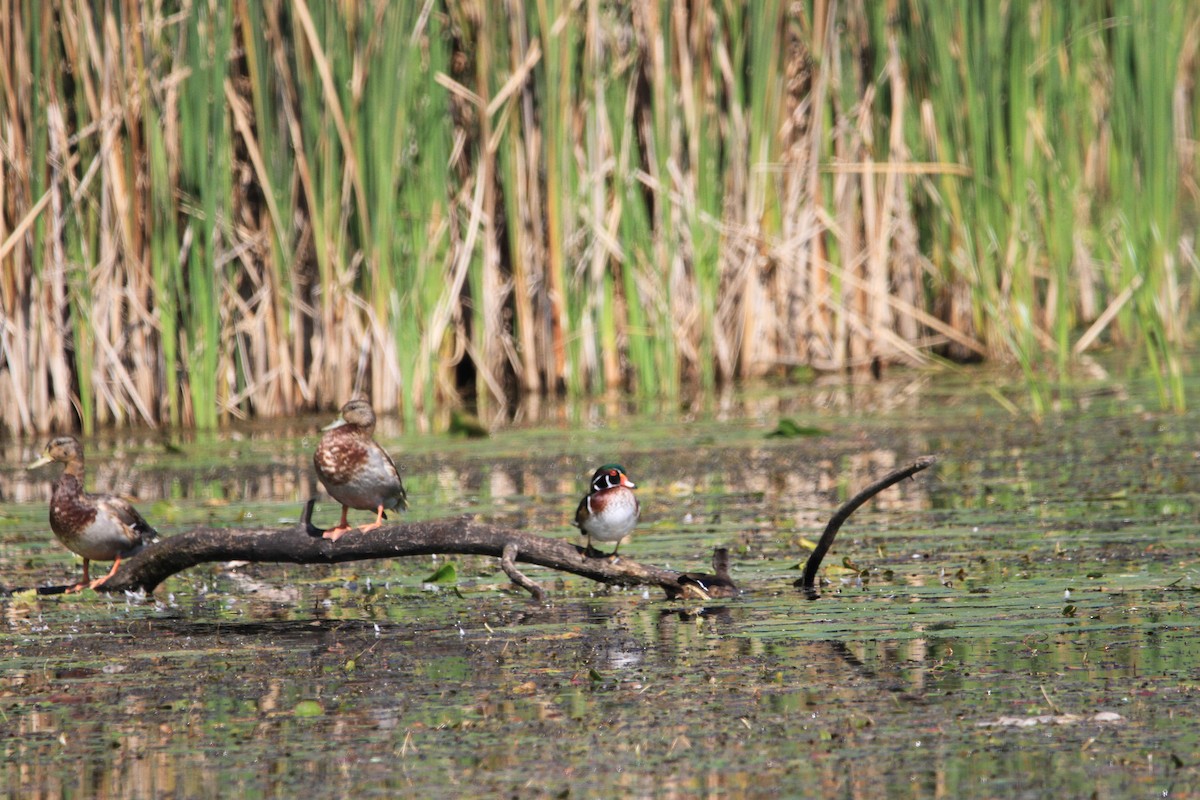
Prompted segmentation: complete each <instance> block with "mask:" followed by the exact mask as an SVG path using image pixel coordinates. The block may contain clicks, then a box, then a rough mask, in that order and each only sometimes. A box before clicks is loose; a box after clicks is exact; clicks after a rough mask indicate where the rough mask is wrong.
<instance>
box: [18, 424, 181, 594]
mask: <svg viewBox="0 0 1200 800" xmlns="http://www.w3.org/2000/svg"><path fill="white" fill-rule="evenodd" d="M51 461H58V462H59V463H62V464H65V465H66V467H65V468H64V469H63V471H62V474H61V475H59V476H58V480H57V481H56V482H55V484H54V492H53V494H51V496H50V529H51V530H53V531H54V535H55V536H56V537H58V540H59V541H60V542H62V543H63V544H64V545H66V546H67V549H68V550H70V551H72V552H74V553H77V554H78V555H81V556H83V580H82V581H80V582H79V583H77V584H75V585H74V586H72V587H70V588H69V589H67V591H68V592H79V591H82V590H83V589H84V588H85V587H86V588H89V589H95V588H96V587H98V586H100V585H101V584H103V583H104V582H105V581H107V580H108V579H109V578H111V577H112V576H113V575H115V574H116V572H117V567H119V566H121V559H122V558H123V557H125V556H131V555H133V554H134V553H136V552H138V551H139V550H141V549H142V547H144V546H145V545H147V544H149V543H150V542H156V541H158V532H157V531H155V530H154V528H151V527H150V525H149V524H148V523H147V522H146V520H144V519H143V518H142V515H141V514H139V513H138V512H137V509H136V508H134V507H133V506H132V505H130V504H129V502H128V501H127V500H125V499H124V498H121V497H113V496H112V495H108V494H88V493H87V492H85V491H83V446H82V445H80V444H79V440H78V439H76V438H75V437H74V436H60V437H58V438H57V439H54V440H52V441H51V442H50V444H48V445H46V450H45V452H44V453H43V454H42V457H41V458H39V459H38V460H37V461H35V462H33V463H32V464H30V465H29V466H28V467H26V469H37V468H38V467H40V466H43V465H45V464H49V463H50V462H51ZM92 561H112V562H113V565H112V569H111V570H109V571H108V574H107V575H105V576H104V577H103V578H96V579H95V580H90V579H89V576H88V566H89V564H90V562H92Z"/></svg>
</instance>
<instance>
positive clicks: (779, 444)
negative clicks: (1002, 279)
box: [0, 370, 1200, 798]
mask: <svg viewBox="0 0 1200 800" xmlns="http://www.w3.org/2000/svg"><path fill="white" fill-rule="evenodd" d="M985 386H986V387H987V391H984V390H983V389H982V388H981V387H985ZM1193 388H1194V387H1193ZM1024 393H1025V389H1024V387H1023V386H1022V385H1021V384H1020V383H1019V382H1014V383H1013V384H1012V385H1011V387H1009V386H1008V377H1007V376H1005V375H1002V374H998V373H986V374H985V373H977V372H976V373H967V374H961V375H960V374H957V373H919V374H918V373H908V374H906V373H894V374H891V375H888V376H886V377H885V379H884V380H882V381H877V382H875V381H872V382H863V383H858V382H854V381H845V380H839V381H836V382H832V383H814V384H809V385H804V386H799V387H778V388H773V389H759V390H756V391H753V392H745V393H730V394H726V395H720V396H713V397H705V398H701V399H699V400H697V401H695V402H694V403H688V404H678V405H672V406H669V407H662V406H649V407H637V406H633V405H630V404H627V403H625V402H623V401H615V400H614V401H609V402H603V403H595V404H581V405H577V406H552V407H546V406H543V407H542V408H540V409H535V410H532V411H528V412H526V411H523V412H522V413H521V414H519V415H518V416H517V417H516V419H515V420H510V421H508V422H505V423H503V424H500V423H496V425H495V429H494V431H493V433H492V435H491V436H490V437H489V438H487V439H463V438H456V437H453V436H451V435H449V434H447V433H441V432H436V431H433V432H417V431H402V430H401V429H400V426H399V425H398V423H397V422H396V420H392V419H384V420H382V421H381V424H380V428H379V431H378V432H377V439H378V440H379V441H381V442H382V443H384V444H385V445H386V446H387V447H388V449H389V450H390V451H391V452H392V453H393V454H394V455H395V457H396V460H397V462H398V463H400V464H402V466H403V469H404V479H405V482H406V484H407V486H408V488H409V494H410V499H411V501H412V509H411V511H410V513H409V518H410V519H427V518H437V517H445V516H452V515H462V514H474V515H476V516H478V517H479V518H481V519H487V520H490V521H494V522H498V523H501V524H505V525H511V526H514V527H519V528H522V529H526V530H530V531H534V532H539V533H544V534H545V535H548V536H564V537H574V538H578V537H577V533H576V532H575V530H574V529H573V528H570V527H569V525H568V520H569V519H570V518H571V516H572V514H573V512H574V508H575V504H576V503H577V502H578V500H579V498H580V496H581V495H582V493H583V491H584V489H585V487H586V480H587V477H588V475H589V474H590V471H591V469H593V468H594V467H595V466H597V465H599V464H600V463H604V462H606V461H613V460H619V461H621V462H622V463H623V464H624V465H625V466H626V468H627V469H628V471H629V473H630V476H631V477H632V478H633V479H634V480H635V481H636V482H637V483H638V486H639V488H638V493H639V496H640V498H641V502H642V505H643V517H642V524H641V525H640V527H639V529H638V531H637V532H636V533H635V535H634V537H633V538H632V540H630V541H629V542H627V543H626V544H625V545H624V546H622V548H621V554H622V555H623V556H625V557H628V558H632V559H636V560H638V561H645V562H649V563H655V564H660V565H664V566H670V567H673V568H679V569H690V570H702V569H707V568H708V564H709V560H710V557H711V553H712V550H713V548H714V547H718V546H726V547H729V548H731V550H732V557H733V558H732V560H733V575H734V577H735V579H736V580H737V581H738V582H739V584H740V585H741V587H742V588H743V589H744V590H745V592H744V593H743V594H742V595H741V596H740V597H738V598H736V599H732V600H722V601H714V602H712V603H709V604H706V605H701V604H698V603H695V602H681V601H668V600H665V599H664V598H663V597H662V595H661V593H660V592H658V591H657V590H654V591H647V590H644V589H606V588H603V587H600V586H597V585H594V584H591V583H590V582H588V581H586V580H583V579H580V578H576V577H574V576H569V575H557V574H553V573H549V572H547V571H539V570H530V571H529V574H530V577H532V578H534V579H535V580H538V581H539V582H542V583H543V585H545V586H546V587H547V588H548V589H549V590H550V592H551V599H550V601H549V602H548V603H546V604H536V603H533V602H532V601H531V600H530V599H529V598H528V597H527V596H526V595H525V594H524V593H523V592H522V591H519V590H515V589H514V588H512V587H511V586H510V585H509V583H508V581H507V579H506V577H505V575H504V573H503V572H502V571H501V570H500V569H499V566H498V565H497V564H496V563H495V562H494V561H493V560H491V559H485V558H475V557H469V558H463V557H443V558H420V559H402V560H380V561H368V562H357V563H349V564H342V565H338V566H296V565H276V564H210V565H204V566H201V567H197V568H194V569H192V570H189V571H187V572H184V573H182V574H180V575H177V576H175V577H173V578H170V579H169V580H168V581H167V582H166V583H165V584H164V585H163V586H161V587H159V589H158V590H157V591H156V592H155V593H154V594H153V595H151V596H147V597H135V596H126V595H121V596H109V595H105V594H97V593H94V592H90V591H89V592H84V593H82V594H79V595H71V596H50V597H43V596H37V595H35V594H32V593H30V592H24V593H18V594H16V595H14V596H11V597H3V598H0V611H2V613H3V624H2V625H0V659H2V669H3V672H2V674H0V753H2V754H3V758H2V759H0V761H2V764H0V792H3V793H5V794H7V795H9V796H20V797H53V798H59V797H178V798H185V797H186V798H203V797H222V798H224V797H233V796H239V797H259V796H305V797H309V798H318V797H345V796H354V797H373V796H380V797H390V796H415V795H417V794H418V793H419V794H420V795H421V796H427V797H497V796H507V797H543V796H550V797H617V796H633V797H667V798H690V797H766V796H815V797H822V798H826V797H863V798H870V797H880V796H885V795H886V796H893V797H914V798H916V797H955V798H961V797H1009V798H1011V797H1046V796H1054V797H1099V798H1124V797H1149V796H1155V797H1167V796H1170V797H1197V796H1200V788H1198V787H1200V638H1198V637H1197V632H1198V628H1200V620H1198V617H1197V614H1198V612H1200V523H1198V520H1197V517H1198V514H1200V480H1198V479H1200V418H1198V417H1197V416H1196V414H1195V413H1192V412H1189V413H1187V414H1182V415H1181V414H1172V413H1166V412H1161V411H1159V410H1158V403H1157V400H1156V399H1155V396H1154V387H1153V384H1152V382H1150V381H1148V380H1143V379H1141V378H1139V377H1137V375H1136V374H1133V373H1124V372H1121V371H1119V370H1113V371H1111V372H1110V373H1109V374H1108V375H1106V376H1103V377H1097V378H1093V379H1091V380H1088V381H1082V382H1078V383H1075V384H1072V385H1071V386H1064V387H1061V388H1060V389H1058V390H1057V394H1056V407H1055V410H1054V411H1053V412H1052V413H1051V414H1049V415H1048V416H1047V417H1046V418H1045V419H1043V420H1042V421H1041V422H1038V423H1035V422H1033V421H1031V419H1030V417H1029V415H1028V414H1027V413H1025V412H1024V411H1023V409H1024V408H1025V407H1026V406H1027V405H1028V404H1027V402H1026V401H1025V399H1024V397H1025V394H1024ZM1191 396H1192V398H1193V401H1195V398H1196V397H1200V393H1196V392H1193V393H1192V395H1191ZM1001 399H1003V400H1004V401H1005V402H1003V403H1002V402H1001ZM1008 403H1011V404H1012V405H1013V406H1015V411H1014V410H1013V409H1012V408H1009V407H1008V406H1007V404H1008ZM328 419H329V418H315V417H314V418H304V419H295V420H290V421H288V422H287V423H286V424H265V423H255V424H248V425H239V426H232V427H230V428H228V429H226V430H222V431H219V432H214V433H191V432H189V433H178V432H174V433H161V432H142V433H140V434H134V435H130V434H128V433H124V434H114V435H111V436H102V437H98V438H94V439H90V440H88V441H86V443H85V446H86V450H87V454H88V477H87V485H88V487H89V488H90V489H92V490H93V491H108V492H119V493H123V494H127V495H130V496H132V497H135V498H137V505H138V506H139V508H140V509H141V510H142V512H143V514H144V515H145V516H146V517H147V518H148V519H150V521H151V522H152V523H153V524H155V525H156V527H157V528H158V529H159V531H160V533H161V534H163V535H167V536H169V535H171V534H172V533H177V532H180V531H184V530H187V529H188V528H189V527H190V526H193V525H197V524H207V525H221V526H230V527H244V528H254V527H259V526H272V525H280V524H288V523H291V522H294V521H295V520H296V519H297V517H298V515H299V513H300V508H301V504H302V502H303V501H304V500H305V499H306V498H307V497H309V496H310V495H313V494H316V493H318V487H317V486H316V484H315V478H314V476H313V473H312V468H311V460H310V459H311V452H312V449H313V446H314V444H315V441H316V436H317V433H318V430H319V427H320V426H321V425H322V424H324V423H325V422H327V421H328ZM785 419H787V420H792V421H793V422H794V423H795V426H793V429H792V432H793V433H797V434H799V435H795V436H775V437H773V436H769V435H768V434H769V433H770V432H772V431H773V430H775V429H776V428H777V427H778V426H779V424H780V422H781V420H785ZM434 427H435V428H436V427H438V426H434ZM43 444H44V442H37V441H22V442H11V441H8V442H2V443H0V450H2V452H3V459H2V461H3V464H4V466H3V467H2V468H0V498H2V499H3V506H2V507H0V585H3V586H6V587H31V586H37V585H46V584H61V583H65V582H67V581H72V580H75V579H76V578H77V576H78V574H79V570H80V567H81V565H80V562H79V560H78V559H77V558H75V557H74V556H72V555H71V554H70V553H68V552H67V551H66V550H65V549H64V548H62V546H61V545H59V544H58V543H57V542H55V540H54V539H53V537H52V536H51V535H50V532H49V530H48V525H47V523H46V502H47V498H48V496H49V489H50V484H51V481H52V479H53V477H54V475H55V474H56V471H57V470H56V468H55V467H50V468H48V469H47V470H45V471H42V472H39V473H33V474H29V473H26V472H24V471H23V470H22V469H21V465H22V464H24V463H28V462H29V461H32V460H33V459H34V458H35V457H36V455H37V454H38V451H39V450H40V447H41V446H42V445H43ZM930 453H931V454H935V455H937V456H938V459H939V462H938V464H937V465H936V466H935V467H933V468H932V469H930V470H928V471H927V472H924V473H921V474H919V475H918V476H916V478H915V479H914V480H911V481H906V482H904V483H903V484H901V485H899V486H897V487H894V488H892V489H889V490H888V491H887V492H885V493H884V494H883V495H882V496H880V497H879V498H878V499H877V500H876V501H873V502H872V503H870V504H868V505H867V506H865V507H864V508H862V509H860V510H859V511H858V512H857V513H856V514H855V515H854V516H853V517H851V519H850V521H849V522H848V523H847V524H846V525H845V526H844V527H843V529H842V532H841V534H840V535H839V538H838V541H837V543H836V544H835V546H834V549H833V551H832V553H831V554H830V556H829V557H828V558H827V560H826V567H827V568H826V570H825V572H824V577H825V579H826V581H827V583H826V585H825V586H824V587H823V590H822V594H821V596H820V597H819V598H818V599H816V600H808V599H805V597H804V596H803V595H801V594H800V593H798V592H797V591H796V590H795V589H793V588H792V581H794V580H795V579H796V577H797V576H798V575H799V572H798V569H797V568H798V567H799V566H802V565H803V563H804V560H805V558H806V555H807V552H808V551H807V549H806V546H807V545H808V544H809V543H810V542H812V541H814V540H815V539H816V538H818V537H819V535H820V533H821V530H822V529H823V527H824V524H825V522H826V520H827V519H828V518H829V516H830V514H831V513H832V512H833V511H834V510H835V509H836V507H837V506H838V504H839V503H840V502H841V501H842V500H843V499H845V498H846V497H848V496H849V495H850V494H852V493H853V492H855V491H857V490H858V489H859V488H861V487H863V486H865V485H866V484H867V483H869V482H870V481H872V480H873V479H875V478H877V477H879V476H880V475H882V474H883V473H884V472H886V471H888V470H889V469H891V468H893V467H897V466H901V465H903V464H904V463H906V462H907V461H908V460H910V459H912V458H915V457H917V456H920V455H924V454H930ZM337 514H338V508H337V507H336V506H335V505H333V504H332V502H331V501H329V500H328V498H325V499H324V502H322V503H321V504H320V505H319V507H318V517H319V518H320V519H322V520H323V521H324V522H325V523H326V524H332V523H333V522H334V521H336V517H337ZM368 519H369V515H366V514H364V513H362V512H359V514H358V519H357V520H356V521H358V522H366V521H368ZM352 521H355V517H352ZM447 562H452V563H453V564H454V567H455V569H454V574H453V576H451V577H450V578H449V579H447V578H446V575H445V572H443V575H442V579H441V580H439V581H438V582H430V579H431V578H432V577H433V576H434V574H435V573H436V572H438V570H439V568H441V567H443V566H444V565H445V564H446V563H447ZM100 566H106V565H100Z"/></svg>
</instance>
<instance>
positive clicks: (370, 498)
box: [313, 400, 408, 542]
mask: <svg viewBox="0 0 1200 800" xmlns="http://www.w3.org/2000/svg"><path fill="white" fill-rule="evenodd" d="M322 430H323V431H325V433H324V434H323V435H322V436H321V441H320V443H319V444H318V445H317V451H316V452H315V453H313V465H314V466H315V467H316V468H317V477H318V478H320V479H321V483H322V484H324V486H325V490H326V491H327V492H329V494H330V496H331V497H333V499H334V500H336V501H338V502H339V503H341V504H342V519H341V521H340V522H338V524H337V525H336V526H335V527H333V528H330V529H329V530H327V531H325V532H324V533H323V534H322V536H324V537H325V538H326V539H329V540H330V541H335V542H336V541H337V540H338V539H339V538H341V537H342V535H343V534H345V533H346V532H348V531H350V530H353V528H351V526H350V524H349V523H348V522H346V514H347V512H348V511H349V510H350V509H352V508H357V509H360V510H363V511H374V512H375V521H374V522H371V523H368V524H366V525H362V526H359V528H358V530H360V531H363V532H366V531H373V530H375V529H376V528H378V527H379V526H380V525H382V524H383V520H385V519H387V515H386V514H384V511H385V510H386V509H399V510H403V509H406V508H408V493H407V492H405V491H404V484H403V483H402V482H401V481H400V473H399V471H397V469H396V464H395V462H393V461H392V457H391V456H389V455H388V454H387V451H386V450H384V449H383V448H382V447H380V446H379V445H378V444H376V443H375V440H374V439H372V438H371V436H372V434H374V433H375V411H374V410H373V409H372V408H371V404H370V403H368V402H367V401H366V400H351V401H350V402H348V403H346V405H344V406H342V412H341V416H340V417H338V418H337V420H335V421H334V422H332V423H330V424H329V425H326V426H325V427H324V428H322Z"/></svg>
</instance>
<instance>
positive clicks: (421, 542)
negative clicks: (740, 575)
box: [12, 456, 935, 600]
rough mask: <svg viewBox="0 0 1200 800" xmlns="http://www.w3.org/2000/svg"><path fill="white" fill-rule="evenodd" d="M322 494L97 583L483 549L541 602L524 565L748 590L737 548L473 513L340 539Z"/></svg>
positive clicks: (841, 515) (159, 550)
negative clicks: (538, 525)
mask: <svg viewBox="0 0 1200 800" xmlns="http://www.w3.org/2000/svg"><path fill="white" fill-rule="evenodd" d="M934 461H935V459H934V458H933V457H932V456H926V457H924V458H921V459H918V460H917V461H915V462H913V463H912V464H910V465H909V466H907V467H905V468H903V469H900V470H897V471H895V472H892V473H891V474H889V475H888V476H886V477H885V478H883V479H881V480H879V481H876V482H875V483H873V484H871V485H870V486H868V487H867V488H866V489H864V490H863V491H861V492H859V493H858V494H857V495H855V496H854V497H853V498H851V500H850V501H849V502H847V503H845V504H844V505H843V506H842V507H841V508H840V509H838V512H837V513H836V514H834V516H833V519H831V520H830V521H829V525H828V526H827V527H826V529H825V533H824V534H823V535H822V536H821V539H820V541H819V542H818V543H817V547H816V549H815V550H814V551H813V553H812V555H810V556H809V559H808V563H807V564H806V565H805V568H804V577H803V578H801V579H800V580H799V581H797V582H796V585H797V586H802V587H803V588H805V589H806V590H807V591H808V592H810V594H812V593H813V587H814V585H815V581H816V574H817V571H818V569H820V566H821V560H822V559H823V558H824V557H825V553H826V552H827V551H828V550H829V547H830V546H831V545H832V544H833V539H834V537H835V536H836V535H837V531H838V529H839V528H840V527H841V525H842V523H844V522H845V521H846V519H847V518H848V517H849V516H850V514H852V513H853V512H854V510H855V509H857V508H858V507H859V506H861V505H862V504H863V503H865V502H866V501H867V500H868V499H870V498H871V497H873V496H874V495H876V494H878V493H879V492H881V491H883V490H884V489H886V488H887V487H889V486H891V485H892V484H894V483H897V482H898V481H901V480H903V479H904V478H907V477H909V476H911V475H913V474H915V473H917V472H919V471H921V470H923V469H925V468H926V467H928V466H930V465H931V464H933V463H934ZM315 502H316V500H315V499H311V500H309V501H308V502H307V503H306V504H305V506H304V511H303V512H302V513H301V516H300V521H299V523H297V524H296V525H291V526H288V527H285V528H261V529H258V530H241V529H230V528H209V527H200V528H193V529H191V530H189V531H186V532H184V533H180V534H176V535H174V536H168V537H164V538H162V539H160V540H159V541H158V542H156V543H154V544H151V545H148V546H146V547H145V548H144V549H142V550H141V552H139V553H137V554H136V555H134V556H131V557H129V558H126V559H123V560H122V561H121V565H120V567H119V568H118V569H117V571H116V573H115V574H114V575H113V576H112V577H111V578H109V579H108V580H107V581H106V582H105V583H104V584H102V585H101V586H99V587H97V591H105V592H122V591H138V590H142V591H146V592H152V591H154V589H155V588H157V587H158V585H159V584H161V583H162V582H163V581H164V580H166V579H167V578H169V577H170V576H172V575H174V574H176V573H178V572H182V571H183V570H185V569H189V568H190V567H194V566H196V565H198V564H204V563H208V562H221V561H250V562H257V563H263V562H275V563H288V564H337V563H341V562H344V561H361V560H366V559H374V558H403V557H405V556H424V555H478V556H491V557H493V558H497V559H500V567H501V569H503V570H504V572H505V574H506V575H508V577H509V579H510V580H512V581H513V583H515V584H517V585H518V586H521V587H522V588H524V589H525V590H526V591H528V592H529V593H530V594H531V595H533V597H534V598H535V599H537V600H542V599H543V598H544V597H545V590H544V589H542V587H541V586H539V585H538V584H537V583H536V582H535V581H533V580H531V579H530V578H528V577H527V576H526V575H525V574H524V573H522V572H521V571H520V570H519V569H518V568H517V564H518V563H524V564H534V565H536V566H539V567H546V568H549V569H553V570H558V571H559V572H569V573H572V574H574V575H579V576H580V577H583V578H587V579H589V580H593V581H596V582H597V583H603V584H607V585H612V586H656V587H658V588H660V589H662V590H663V591H664V592H665V593H666V595H667V597H668V598H689V599H699V600H708V599H712V598H717V597H732V596H735V595H737V594H738V592H739V591H740V590H739V589H738V587H737V584H736V583H734V581H733V579H732V578H731V577H730V574H729V552H728V550H726V549H724V548H718V549H717V550H716V551H714V553H713V572H712V573H711V574H710V573H702V572H677V571H675V570H670V569H663V568H662V567H655V566H651V565H649V564H639V563H638V562H636V561H634V560H632V559H630V558H626V557H622V558H619V559H616V560H610V559H609V558H607V557H599V558H598V557H594V556H587V555H585V554H584V548H583V547H581V546H579V545H575V544H572V543H571V542H569V541H568V540H566V539H562V538H549V537H546V536H537V535H535V534H531V533H525V532H523V531H518V530H514V529H512V528H506V527H503V526H500V525H491V524H488V523H485V522H478V521H476V520H475V519H473V518H472V517H457V518H452V519H440V520H429V521H426V522H405V523H393V524H385V525H384V526H382V527H380V528H377V529H375V530H373V531H368V532H366V533H363V532H361V531H355V532H353V533H350V534H347V535H346V536H344V537H342V538H341V539H339V540H338V541H336V542H331V541H329V540H327V539H323V538H321V529H320V528H317V527H315V526H314V525H313V524H312V521H311V519H312V510H313V505H314V504H315ZM67 588H68V587H66V586H42V587H39V588H38V589H37V592H38V594H60V593H62V592H63V591H65V590H66V589H67ZM12 591H18V590H12Z"/></svg>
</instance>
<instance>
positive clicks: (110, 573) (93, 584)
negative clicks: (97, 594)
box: [84, 556, 121, 591]
mask: <svg viewBox="0 0 1200 800" xmlns="http://www.w3.org/2000/svg"><path fill="white" fill-rule="evenodd" d="M119 566H121V557H120V556H117V560H116V561H114V562H113V565H112V569H110V570H109V571H108V574H107V575H105V576H104V577H103V578H96V580H94V581H92V582H91V583H89V584H88V585H87V587H88V588H89V589H92V590H93V591H94V590H95V588H96V587H97V586H100V585H101V584H103V583H104V582H105V581H106V580H108V579H109V578H111V577H112V576H113V575H116V574H117V567H119ZM84 580H85V581H86V580H87V578H84Z"/></svg>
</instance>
